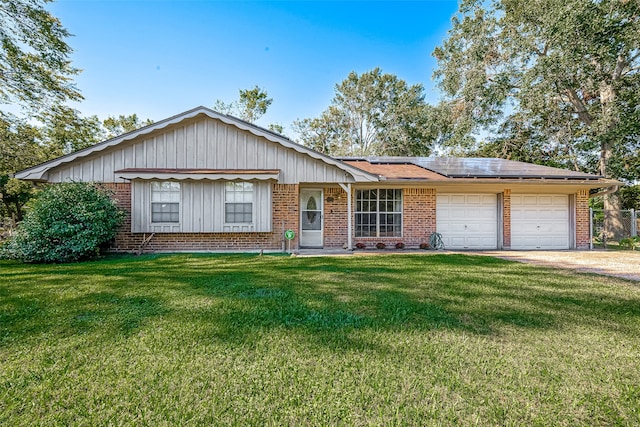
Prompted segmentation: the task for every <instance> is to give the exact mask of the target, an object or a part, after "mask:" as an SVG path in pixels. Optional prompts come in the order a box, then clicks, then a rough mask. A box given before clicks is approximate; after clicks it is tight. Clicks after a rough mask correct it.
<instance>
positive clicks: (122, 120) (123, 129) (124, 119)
mask: <svg viewBox="0 0 640 427" xmlns="http://www.w3.org/2000/svg"><path fill="white" fill-rule="evenodd" d="M151 124H153V120H151V119H146V120H142V119H140V118H139V117H138V115H137V114H135V113H134V114H131V115H128V116H125V115H123V114H120V115H119V116H118V117H111V116H109V117H107V118H106V119H104V120H103V121H102V126H103V127H104V129H105V130H106V137H107V138H115V137H116V136H120V135H122V134H124V133H128V132H132V131H134V130H136V129H140V128H141V127H145V126H149V125H151Z"/></svg>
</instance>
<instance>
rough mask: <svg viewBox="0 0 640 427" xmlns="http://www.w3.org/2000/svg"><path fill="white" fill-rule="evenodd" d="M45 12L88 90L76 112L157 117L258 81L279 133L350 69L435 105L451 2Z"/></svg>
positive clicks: (129, 6)
mask: <svg viewBox="0 0 640 427" xmlns="http://www.w3.org/2000/svg"><path fill="white" fill-rule="evenodd" d="M48 8H49V9H50V10H51V11H52V13H53V14H54V15H55V16H57V17H58V18H59V19H60V20H61V21H62V23H63V25H65V26H66V27H67V29H68V30H69V31H70V32H71V33H72V34H74V37H72V38H70V39H69V44H70V45H71V46H72V47H73V48H74V49H75V52H74V54H73V56H72V60H73V65H74V66H76V67H78V68H81V69H82V70H83V72H82V73H81V74H80V75H79V76H78V77H77V78H76V83H77V86H78V88H79V89H80V90H81V91H82V94H83V95H84V97H85V100H84V101H83V102H82V103H79V104H77V105H74V107H76V108H77V109H78V110H80V111H81V112H82V113H83V115H93V114H97V115H98V116H99V117H100V118H106V117H107V116H108V115H118V114H132V113H136V114H138V115H139V116H140V117H142V118H151V119H153V120H161V119H163V118H166V117H169V116H172V115H174V114H177V113H180V112H183V111H185V110H188V109H190V108H193V107H196V106H198V105H204V106H208V107H210V106H212V105H213V103H214V102H215V100H216V99H222V100H223V101H225V102H230V101H233V100H235V99H237V97H238V89H248V88H252V87H253V86H255V85H258V86H260V87H262V88H263V89H265V90H266V91H267V92H268V94H269V96H270V97H271V98H273V100H274V101H273V104H272V105H271V107H270V109H269V111H268V112H267V114H266V115H265V116H264V117H263V118H262V119H261V120H260V122H259V124H261V125H265V126H266V125H267V124H268V123H279V124H282V125H284V126H285V133H286V132H287V130H290V128H289V126H290V124H291V123H292V122H293V120H295V119H297V118H305V117H316V116H318V115H319V114H320V113H321V112H322V111H323V110H324V109H325V108H326V107H327V106H328V105H329V103H330V101H331V98H332V97H333V94H334V87H335V85H336V84H337V83H339V82H341V81H342V80H344V79H345V78H346V77H347V75H348V74H349V72H351V71H356V72H357V73H363V72H366V71H369V70H371V69H373V68H375V67H381V68H382V70H383V71H384V72H387V73H391V74H395V75H397V76H398V77H399V78H401V79H404V80H406V81H407V82H408V83H410V84H414V83H422V84H423V85H424V86H425V88H426V93H427V99H428V100H430V101H432V102H435V101H436V100H437V99H438V93H437V91H436V89H435V88H434V85H433V83H432V80H431V75H432V73H433V68H434V66H435V61H434V60H433V58H432V56H431V52H432V51H433V49H434V48H435V47H436V46H437V45H439V44H440V43H441V42H442V40H443V39H444V37H445V36H446V32H447V30H448V29H449V27H450V22H451V16H452V15H453V13H454V12H455V10H456V8H457V3H456V1H455V0H446V1H408V2H399V1H398V2H385V1H375V2H356V1H350V2H339V1H322V2H312V1H299V2H287V1H258V2H240V1H227V2H222V1H168V0H155V1H154V0H146V1H124V0H105V1H101V0H82V1H81V0H59V1H57V2H55V3H52V4H50V5H49V6H48Z"/></svg>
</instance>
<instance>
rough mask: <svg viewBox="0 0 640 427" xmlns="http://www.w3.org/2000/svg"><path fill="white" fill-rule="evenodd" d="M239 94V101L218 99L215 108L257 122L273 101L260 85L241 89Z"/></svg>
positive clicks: (250, 121)
mask: <svg viewBox="0 0 640 427" xmlns="http://www.w3.org/2000/svg"><path fill="white" fill-rule="evenodd" d="M239 95H240V96H239V98H238V100H237V101H234V102H230V103H226V102H224V101H222V100H221V99H217V100H216V102H215V103H214V105H213V109H214V110H216V111H218V112H220V113H223V114H229V115H232V116H237V117H238V118H240V119H242V120H244V121H247V122H249V123H255V122H256V121H258V120H259V119H260V118H261V117H262V116H264V114H265V113H266V112H267V110H268V109H269V106H270V105H271V104H272V103H273V99H272V98H269V95H268V94H267V91H266V90H264V89H261V88H260V87H259V86H258V85H256V86H254V87H253V88H252V89H240V90H239ZM276 126H277V125H276Z"/></svg>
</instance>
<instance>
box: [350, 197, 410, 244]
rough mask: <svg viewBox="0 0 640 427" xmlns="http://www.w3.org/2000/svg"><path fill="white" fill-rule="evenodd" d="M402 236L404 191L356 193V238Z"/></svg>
mask: <svg viewBox="0 0 640 427" xmlns="http://www.w3.org/2000/svg"><path fill="white" fill-rule="evenodd" d="M401 236H402V190H395V189H391V190H390V189H376V190H357V191H356V237H401Z"/></svg>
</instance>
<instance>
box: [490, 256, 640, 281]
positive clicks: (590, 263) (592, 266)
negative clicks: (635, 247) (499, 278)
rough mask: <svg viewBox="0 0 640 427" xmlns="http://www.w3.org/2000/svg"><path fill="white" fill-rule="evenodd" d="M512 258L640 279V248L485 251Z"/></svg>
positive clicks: (513, 259) (635, 279)
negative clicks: (633, 249)
mask: <svg viewBox="0 0 640 427" xmlns="http://www.w3.org/2000/svg"><path fill="white" fill-rule="evenodd" d="M480 253H481V254H483V255H490V256H495V257H498V258H504V259H508V260H512V261H518V262H526V263H531V264H538V265H545V266H549V267H557V268H567V269H571V270H575V271H581V272H586V273H595V274H602V275H605V276H614V277H621V278H623V279H628V280H634V281H640V251H598V250H596V251H483V252H480Z"/></svg>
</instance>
